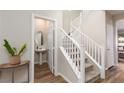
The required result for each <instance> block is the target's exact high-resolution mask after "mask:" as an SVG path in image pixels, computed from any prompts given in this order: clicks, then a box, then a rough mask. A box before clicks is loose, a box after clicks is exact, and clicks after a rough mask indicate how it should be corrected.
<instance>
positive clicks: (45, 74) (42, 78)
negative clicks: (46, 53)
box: [34, 63, 67, 83]
mask: <svg viewBox="0 0 124 93" xmlns="http://www.w3.org/2000/svg"><path fill="white" fill-rule="evenodd" d="M34 82H35V83H67V82H66V81H65V80H64V79H63V78H62V77H61V76H54V75H53V74H52V73H51V71H50V69H49V67H48V64H47V63H44V64H42V65H39V64H36V65H35V80H34Z"/></svg>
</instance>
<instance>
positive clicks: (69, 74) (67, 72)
mask: <svg viewBox="0 0 124 93" xmlns="http://www.w3.org/2000/svg"><path fill="white" fill-rule="evenodd" d="M58 66H59V67H58V73H59V74H60V75H62V76H64V79H65V80H66V81H68V82H70V83H78V78H77V76H76V75H75V73H74V72H73V70H72V68H71V67H70V65H69V64H68V62H67V59H66V58H65V56H64V55H63V53H62V52H61V50H60V49H59V50H58Z"/></svg>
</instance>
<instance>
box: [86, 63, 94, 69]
mask: <svg viewBox="0 0 124 93" xmlns="http://www.w3.org/2000/svg"><path fill="white" fill-rule="evenodd" d="M92 66H93V65H92V64H91V63H90V62H86V63H85V68H89V67H92Z"/></svg>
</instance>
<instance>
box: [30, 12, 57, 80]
mask: <svg viewBox="0 0 124 93" xmlns="http://www.w3.org/2000/svg"><path fill="white" fill-rule="evenodd" d="M35 17H39V18H42V19H45V20H49V21H52V22H54V25H55V28H54V35H55V37H54V40H55V41H54V43H55V45H54V47H55V49H54V70H55V72H54V74H55V75H57V47H58V46H57V22H56V20H55V19H51V18H49V17H44V16H41V15H37V14H33V13H32V19H31V20H32V33H31V63H32V64H31V68H30V69H31V73H30V74H31V77H30V81H31V82H34V30H35V25H34V24H35V20H34V19H35Z"/></svg>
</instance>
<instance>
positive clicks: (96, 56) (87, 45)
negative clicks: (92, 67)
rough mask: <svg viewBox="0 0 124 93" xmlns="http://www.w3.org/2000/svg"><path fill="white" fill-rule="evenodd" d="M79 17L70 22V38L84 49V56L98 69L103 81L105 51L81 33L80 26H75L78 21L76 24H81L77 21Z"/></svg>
mask: <svg viewBox="0 0 124 93" xmlns="http://www.w3.org/2000/svg"><path fill="white" fill-rule="evenodd" d="M87 14H88V13H87ZM86 16H87V15H86ZM86 16H85V17H86ZM80 17H82V16H79V17H77V18H76V19H75V20H73V21H72V22H71V25H70V28H71V31H70V36H71V37H72V38H74V39H75V40H76V41H77V42H78V43H79V44H80V46H83V47H84V49H85V54H86V55H87V56H88V57H89V58H90V59H91V60H92V62H94V63H95V64H96V65H97V66H98V68H99V69H100V74H101V78H103V79H104V78H105V49H104V48H103V47H102V46H100V45H99V44H98V43H97V42H96V41H94V40H93V39H92V38H90V37H89V36H87V35H86V34H84V33H83V32H81V29H80V24H78V26H77V25H75V23H77V22H76V21H78V23H81V22H80V19H79V18H80ZM74 22H75V23H74Z"/></svg>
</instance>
